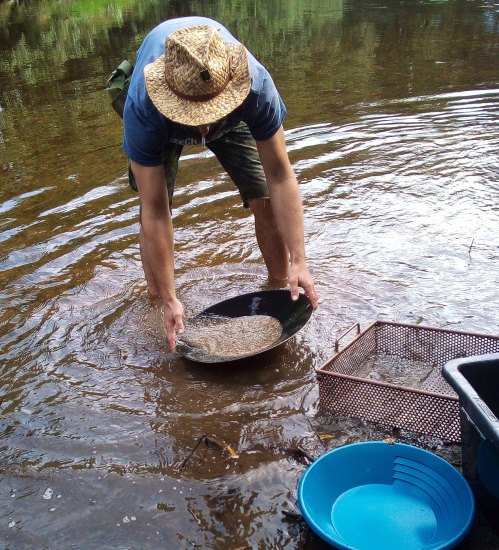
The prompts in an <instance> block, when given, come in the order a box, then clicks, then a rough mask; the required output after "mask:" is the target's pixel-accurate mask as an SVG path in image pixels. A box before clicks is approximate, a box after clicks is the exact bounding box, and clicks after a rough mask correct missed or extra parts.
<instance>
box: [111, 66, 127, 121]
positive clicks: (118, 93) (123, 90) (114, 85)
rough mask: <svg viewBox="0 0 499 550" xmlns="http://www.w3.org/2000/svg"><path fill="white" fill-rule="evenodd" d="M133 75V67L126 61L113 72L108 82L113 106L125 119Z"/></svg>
mask: <svg viewBox="0 0 499 550" xmlns="http://www.w3.org/2000/svg"><path fill="white" fill-rule="evenodd" d="M132 73H133V65H132V63H130V61H127V60H126V59H125V60H124V61H122V62H121V63H120V64H119V66H118V67H117V68H116V69H115V70H114V71H113V72H112V74H111V76H110V77H109V79H108V81H107V82H106V90H107V92H108V94H109V96H110V97H111V105H112V106H113V109H114V110H115V111H116V112H117V113H118V115H119V116H120V117H121V118H123V109H124V108H125V101H126V96H127V93H128V86H129V85H130V79H131V77H132Z"/></svg>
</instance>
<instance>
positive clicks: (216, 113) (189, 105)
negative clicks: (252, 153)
mask: <svg viewBox="0 0 499 550" xmlns="http://www.w3.org/2000/svg"><path fill="white" fill-rule="evenodd" d="M226 45H227V47H228V49H229V52H230V54H231V78H230V80H229V82H228V83H227V86H226V87H225V88H224V90H223V91H222V92H220V94H218V95H217V96H216V97H214V98H213V99H209V100H207V101H189V100H187V99H183V98H180V97H179V96H177V95H176V94H175V93H174V92H173V91H172V90H171V89H170V88H169V87H168V85H167V84H166V81H165V61H164V57H165V56H164V55H162V56H160V57H158V59H156V60H155V61H153V62H152V63H149V64H148V65H146V66H145V67H144V76H145V80H146V88H147V93H148V94H149V97H150V98H151V101H152V102H153V103H154V106H155V107H156V109H158V111H159V112H160V113H161V114H162V115H164V116H165V117H167V118H168V119H170V120H173V122H177V123H179V124H184V125H187V126H201V125H204V124H212V123H213V122H216V121H217V120H220V119H221V118H223V117H225V116H227V115H228V114H229V113H231V112H232V111H234V109H237V107H239V106H240V105H241V103H242V102H243V101H244V100H245V99H246V97H247V96H248V94H249V92H250V89H251V76H250V73H249V64H248V54H247V52H246V48H245V47H244V46H243V45H238V44H232V43H227V44H226Z"/></svg>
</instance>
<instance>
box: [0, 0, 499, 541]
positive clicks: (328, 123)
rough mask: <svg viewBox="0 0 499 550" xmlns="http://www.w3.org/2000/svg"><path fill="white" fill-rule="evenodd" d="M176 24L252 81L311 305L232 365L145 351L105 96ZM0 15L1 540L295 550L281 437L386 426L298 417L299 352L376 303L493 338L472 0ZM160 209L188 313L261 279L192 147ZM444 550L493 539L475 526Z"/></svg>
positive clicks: (131, 202) (292, 458)
mask: <svg viewBox="0 0 499 550" xmlns="http://www.w3.org/2000/svg"><path fill="white" fill-rule="evenodd" d="M187 13H199V14H203V15H208V16H212V17H215V18H218V19H219V20H221V21H222V22H223V23H224V24H226V26H228V27H229V28H231V29H232V30H233V31H234V33H235V34H236V35H237V36H239V37H240V38H241V39H242V40H243V41H244V42H245V43H246V45H247V46H248V48H249V49H250V50H252V51H253V52H254V53H255V54H256V55H257V56H258V57H259V58H260V59H261V60H262V61H263V62H264V63H265V64H266V65H267V66H268V67H269V69H270V70H271V72H272V73H273V75H274V78H275V81H276V83H277V85H278V87H279V89H280V90H281V93H282V96H283V98H284V101H285V103H286V105H287V107H288V116H287V118H286V121H285V128H286V138H287V144H288V150H289V155H290V158H291V161H292V163H293V165H294V168H295V170H296V172H297V174H298V177H299V181H300V184H301V191H302V195H303V200H304V207H305V215H306V242H307V252H308V257H309V263H310V267H311V269H312V270H313V272H314V275H315V278H316V282H317V287H318V291H319V293H320V297H321V303H320V308H319V309H318V310H317V312H316V313H315V314H314V315H313V317H312V319H311V321H310V322H309V324H308V325H307V327H306V328H305V329H304V330H303V331H302V332H300V333H299V334H298V335H297V336H296V337H295V338H293V339H291V340H290V341H288V342H287V343H286V344H285V345H283V346H282V347H281V348H278V349H276V350H273V351H271V352H269V353H268V354H266V355H263V356H261V357H259V358H258V360H244V361H242V362H241V364H240V365H239V366H233V365H232V366H230V367H222V368H216V367H213V366H209V367H206V366H205V367H199V366H196V365H193V364H190V363H188V362H187V361H184V360H182V359H180V358H179V357H178V356H177V355H176V354H174V353H172V352H170V351H169V350H168V348H167V344H166V339H165V334H164V330H163V328H162V326H161V314H160V312H159V311H158V310H157V309H156V308H155V306H154V305H153V304H152V303H151V302H150V300H149V298H148V294H147V290H146V285H145V283H144V280H143V275H142V271H141V267H140V261H139V250H138V242H137V230H138V225H137V216H138V209H139V205H138V201H137V196H136V195H135V194H134V193H133V192H131V191H130V190H129V189H128V187H127V183H126V181H125V178H124V171H125V159H124V157H123V154H122V152H121V149H120V140H121V128H120V121H119V119H118V118H117V117H116V115H115V114H114V112H112V111H111V109H110V106H109V105H108V101H107V98H106V96H105V93H104V91H103V83H104V81H105V80H106V78H107V76H108V74H109V73H110V72H111V70H112V69H113V68H114V66H115V65H116V64H117V63H119V61H121V59H122V58H124V57H133V52H134V51H135V50H136V48H137V47H138V45H139V44H140V41H141V39H142V38H143V36H144V35H145V34H146V32H147V31H148V30H149V29H150V28H152V27H153V26H154V25H155V24H156V23H157V22H158V21H160V20H161V19H163V18H166V17H170V16H175V15H184V14H187ZM0 20H1V21H2V24H1V25H0V77H1V82H2V85H1V89H0V212H1V214H2V216H1V219H0V283H1V284H0V323H1V324H0V365H1V372H0V398H1V416H0V426H1V431H0V457H1V466H0V467H1V472H0V476H1V483H0V495H1V501H2V504H3V510H2V513H1V514H0V540H2V541H4V545H5V546H8V547H10V548H69V547H74V548H151V549H155V548H175V549H176V548H213V549H219V548H220V549H225V548H241V547H243V548H246V547H248V548H265V549H267V548H284V547H286V548H301V547H304V546H308V547H312V546H313V547H319V543H318V542H317V541H314V540H310V539H308V540H307V539H306V533H305V530H304V528H303V525H302V524H301V523H300V522H293V521H286V520H285V517H284V516H283V511H284V510H291V511H296V485H297V482H298V480H299V477H300V475H301V473H302V472H303V470H304V468H305V462H306V460H303V455H302V454H300V452H297V449H304V450H305V451H306V452H307V453H309V454H311V455H313V456H316V455H317V454H319V453H320V452H323V451H324V449H326V448H330V447H333V446H335V445H339V444H344V443H348V442H353V441H359V440H362V439H370V438H379V437H382V436H383V435H384V433H383V430H380V429H378V428H376V427H370V426H365V425H364V424H363V423H362V422H358V421H353V420H350V419H336V418H331V417H330V416H328V415H325V414H324V413H322V412H320V411H319V401H318V388H317V384H316V379H315V373H314V367H316V366H319V365H321V364H322V362H323V361H324V360H325V359H327V358H328V357H329V356H330V355H331V354H332V353H333V350H334V340H335V338H336V337H337V335H338V334H339V333H340V332H341V331H342V330H344V329H345V328H346V327H348V326H350V325H351V324H352V323H354V322H359V323H361V325H362V326H365V325H366V324H367V323H369V322H371V321H373V320H375V319H378V318H379V319H383V320H394V321H401V322H402V321H404V322H405V321H407V322H417V323H424V324H429V325H434V326H438V327H446V328H451V329H460V330H467V331H479V332H485V333H491V334H497V333H499V326H498V325H499V313H498V306H497V304H498V302H497V288H498V284H499V268H498V267H497V266H498V259H499V241H498V227H499V223H498V222H499V206H498V203H499V201H498V196H499V191H498V187H497V179H498V174H497V166H498V154H497V151H498V150H499V138H498V133H497V127H498V118H499V117H498V106H499V83H498V79H497V76H498V74H497V47H498V43H497V36H498V35H497V29H498V27H497V25H498V16H497V9H496V7H495V6H494V4H493V2H488V1H483V0H482V1H473V0H471V1H469V2H466V3H464V2H460V1H450V2H418V3H416V2H410V3H398V2H383V1H375V2H371V1H367V0H359V1H343V2H342V1H340V0H328V1H323V0H321V1H319V0H308V1H303V2H293V3H289V2H285V1H284V0H282V1H280V0H275V1H272V2H266V3H265V2H260V1H257V0H252V1H249V2H248V1H244V2H243V1H242V0H240V1H238V0H233V1H227V2H195V1H191V2H173V1H172V2H164V1H162V2H159V1H152V0H149V1H145V2H144V1H141V2H137V1H133V0H128V1H125V0H123V1H121V2H118V1H113V0H107V1H102V2H52V1H49V0H46V1H33V2H14V1H6V2H0ZM174 224H175V230H176V273H177V285H178V294H179V296H180V298H181V299H182V301H183V303H184V306H185V309H186V313H187V315H191V314H194V313H196V312H198V311H200V310H202V309H204V308H206V307H208V306H209V305H211V304H213V303H215V302H217V301H220V300H222V299H226V298H227V297H230V296H234V295H236V294H239V293H244V292H251V291H254V290H259V289H265V288H269V285H268V282H267V279H266V274H265V270H264V267H263V262H262V260H261V258H260V256H259V253H258V249H257V246H256V242H255V239H254V236H253V231H252V220H251V218H250V217H249V216H248V214H247V213H246V212H245V211H244V210H243V209H242V207H241V206H240V204H239V200H238V196H237V193H235V191H234V189H233V187H232V185H231V183H230V181H229V180H228V179H227V177H226V176H225V174H224V173H223V171H222V170H221V168H220V166H219V165H218V163H217V161H216V159H214V158H213V157H211V156H206V154H205V153H204V152H203V151H201V150H198V149H195V148H192V149H186V150H185V156H184V157H183V159H182V160H181V165H180V174H179V180H178V185H177V191H176V195H175V199H174ZM318 434H319V435H320V434H328V435H329V436H333V437H331V438H327V439H324V440H320V438H319V437H318ZM204 435H207V436H208V437H209V438H211V439H209V441H210V442H211V444H207V442H208V440H207V439H206V438H203V436H204ZM214 442H215V443H214ZM217 442H218V443H217ZM198 443H199V445H198ZM430 445H431V446H432V448H433V449H434V450H436V451H437V452H438V453H440V454H442V455H444V456H449V458H450V459H452V460H454V459H455V456H456V455H455V453H454V454H452V453H451V454H450V455H446V453H449V452H450V451H449V449H448V448H447V447H445V446H442V445H439V444H438V442H437V443H435V442H431V444H430ZM231 450H232V451H233V453H234V454H233V453H231ZM235 455H237V456H238V458H235ZM49 489H50V490H49ZM463 548H497V539H494V538H492V535H490V533H489V532H488V531H487V530H486V529H485V530H480V529H479V530H477V531H476V532H474V533H473V534H472V537H471V538H470V539H469V541H468V542H466V543H464V545H463Z"/></svg>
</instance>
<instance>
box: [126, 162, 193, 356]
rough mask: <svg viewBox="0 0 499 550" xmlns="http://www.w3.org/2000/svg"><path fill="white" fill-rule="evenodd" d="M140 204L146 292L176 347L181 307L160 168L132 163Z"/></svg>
mask: <svg viewBox="0 0 499 550" xmlns="http://www.w3.org/2000/svg"><path fill="white" fill-rule="evenodd" d="M131 168H132V171H133V174H134V177H135V180H136V182H137V189H138V191H139V197H140V205H141V214H140V219H141V227H140V232H141V235H140V244H141V257H142V264H143V267H144V272H145V274H146V278H147V282H148V286H149V289H150V291H151V293H152V294H153V295H156V296H159V298H160V299H161V302H162V304H163V307H164V323H165V328H166V331H167V334H168V342H169V344H170V347H171V348H172V349H174V348H175V334H176V333H177V332H181V331H183V328H184V326H183V307H182V304H181V303H180V301H179V300H178V299H177V296H176V293H175V276H174V237H173V223H172V217H171V212H170V208H169V205H168V191H167V187H166V180H165V171H164V167H163V166H152V167H150V166H142V165H140V164H137V163H136V162H134V161H131Z"/></svg>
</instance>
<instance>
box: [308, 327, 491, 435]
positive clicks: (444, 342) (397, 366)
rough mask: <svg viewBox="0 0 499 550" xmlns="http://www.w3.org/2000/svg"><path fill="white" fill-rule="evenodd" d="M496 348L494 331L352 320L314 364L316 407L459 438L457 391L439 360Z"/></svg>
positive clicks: (476, 353)
mask: <svg viewBox="0 0 499 550" xmlns="http://www.w3.org/2000/svg"><path fill="white" fill-rule="evenodd" d="M353 331H356V334H355V335H354V336H353V337H352V338H351V340H350V341H349V342H348V343H347V344H346V345H345V346H344V347H343V349H341V350H340V342H341V340H343V339H344V338H346V336H347V335H348V334H350V335H351V334H352V332H353ZM496 352H499V336H491V335H486V334H477V333H469V332H461V331H453V330H448V329H439V328H433V327H428V326H422V325H412V324H403V323H394V322H388V321H375V322H373V323H371V324H370V325H369V326H367V327H366V328H365V329H364V330H363V331H361V330H360V325H359V324H358V323H356V324H355V325H352V326H351V327H350V328H348V329H347V330H346V331H344V332H343V333H342V334H341V335H340V336H338V338H337V340H336V342H335V354H334V355H333V357H332V358H331V359H329V360H328V361H326V363H324V364H323V365H322V366H320V367H318V368H316V369H315V371H316V373H317V378H318V382H319V402H320V407H321V408H322V409H326V410H328V411H330V412H333V413H336V414H341V415H347V416H352V417H355V418H361V419H363V420H368V421H372V422H378V423H380V424H384V425H388V426H392V427H396V428H402V429H407V430H410V431H414V432H417V433H420V434H425V435H430V436H435V437H440V438H442V439H444V440H447V441H449V442H456V443H457V442H459V441H460V420H459V398H458V396H457V395H456V393H455V392H454V390H453V389H452V388H451V387H450V386H449V385H448V384H447V382H446V381H445V380H444V378H443V377H442V375H441V371H442V367H443V366H444V364H445V363H446V362H447V361H450V360H451V359H456V358H458V357H470V356H473V355H484V354H487V353H496Z"/></svg>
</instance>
